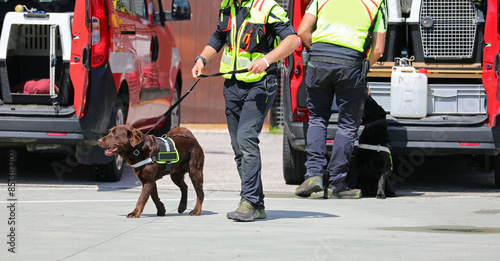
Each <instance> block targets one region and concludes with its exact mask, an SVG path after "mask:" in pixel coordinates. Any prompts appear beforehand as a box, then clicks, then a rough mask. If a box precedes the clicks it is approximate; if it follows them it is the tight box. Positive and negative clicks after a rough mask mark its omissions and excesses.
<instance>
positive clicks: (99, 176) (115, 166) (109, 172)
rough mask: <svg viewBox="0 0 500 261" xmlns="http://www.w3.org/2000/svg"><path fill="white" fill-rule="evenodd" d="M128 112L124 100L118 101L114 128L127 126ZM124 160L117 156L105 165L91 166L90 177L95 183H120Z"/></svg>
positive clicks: (119, 99)
mask: <svg viewBox="0 0 500 261" xmlns="http://www.w3.org/2000/svg"><path fill="white" fill-rule="evenodd" d="M125 117H126V110H125V105H124V103H123V100H122V98H120V97H118V99H117V100H116V105H115V111H114V112H113V119H112V122H113V123H114V125H113V126H117V125H122V124H125ZM123 164H124V160H123V159H122V158H121V157H120V156H118V155H115V156H114V157H113V161H111V162H110V163H108V164H104V165H93V166H90V175H91V176H92V180H94V181H105V182H116V181H119V180H120V179H121V177H122V173H123Z"/></svg>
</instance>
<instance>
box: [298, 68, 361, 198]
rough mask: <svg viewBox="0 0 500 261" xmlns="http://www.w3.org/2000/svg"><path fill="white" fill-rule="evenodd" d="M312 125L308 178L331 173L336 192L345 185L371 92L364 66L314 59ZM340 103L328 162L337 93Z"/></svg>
mask: <svg viewBox="0 0 500 261" xmlns="http://www.w3.org/2000/svg"><path fill="white" fill-rule="evenodd" d="M306 86H307V87H306V92H307V104H308V106H307V107H308V109H309V127H308V130H307V145H306V154H307V161H306V163H305V166H306V168H307V173H306V178H309V177H312V176H323V175H324V173H325V171H326V174H327V176H328V186H329V187H330V188H332V189H333V191H334V192H337V191H339V190H342V189H344V187H345V178H346V176H347V172H348V171H349V167H348V163H349V160H350V158H351V154H352V152H353V147H354V141H355V140H356V138H357V132H358V129H359V125H360V122H361V116H362V113H363V105H364V102H365V99H366V95H367V87H366V79H365V78H362V77H361V70H360V69H356V68H353V67H348V66H343V65H336V64H330V63H323V62H312V63H310V64H309V66H308V67H307V75H306ZM334 95H335V96H336V105H337V107H338V130H337V133H336V134H335V140H334V142H333V147H332V155H331V157H330V161H329V162H328V158H327V157H328V156H327V151H326V131H327V127H328V123H329V120H330V117H331V108H332V103H333V97H334Z"/></svg>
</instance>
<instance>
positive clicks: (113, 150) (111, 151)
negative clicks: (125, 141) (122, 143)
mask: <svg viewBox="0 0 500 261" xmlns="http://www.w3.org/2000/svg"><path fill="white" fill-rule="evenodd" d="M117 149H118V148H117V147H113V148H107V149H106V150H104V154H105V155H111V154H113V152H115V151H116V150H117Z"/></svg>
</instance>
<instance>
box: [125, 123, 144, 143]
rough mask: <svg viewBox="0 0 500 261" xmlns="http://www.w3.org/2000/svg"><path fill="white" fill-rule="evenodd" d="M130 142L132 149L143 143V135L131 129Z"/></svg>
mask: <svg viewBox="0 0 500 261" xmlns="http://www.w3.org/2000/svg"><path fill="white" fill-rule="evenodd" d="M128 130H129V141H130V145H131V146H132V147H135V146H137V145H139V143H141V141H142V133H141V132H140V131H138V130H136V129H134V128H132V127H130V128H129V129H128Z"/></svg>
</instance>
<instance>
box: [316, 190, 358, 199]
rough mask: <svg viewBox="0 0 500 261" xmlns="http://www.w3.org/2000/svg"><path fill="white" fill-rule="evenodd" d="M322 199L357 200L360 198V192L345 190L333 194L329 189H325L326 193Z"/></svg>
mask: <svg viewBox="0 0 500 261" xmlns="http://www.w3.org/2000/svg"><path fill="white" fill-rule="evenodd" d="M323 198H332V199H358V198H361V190H360V189H349V188H345V189H344V190H341V191H337V192H333V190H332V189H331V188H327V191H326V192H325V194H324V196H323Z"/></svg>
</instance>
